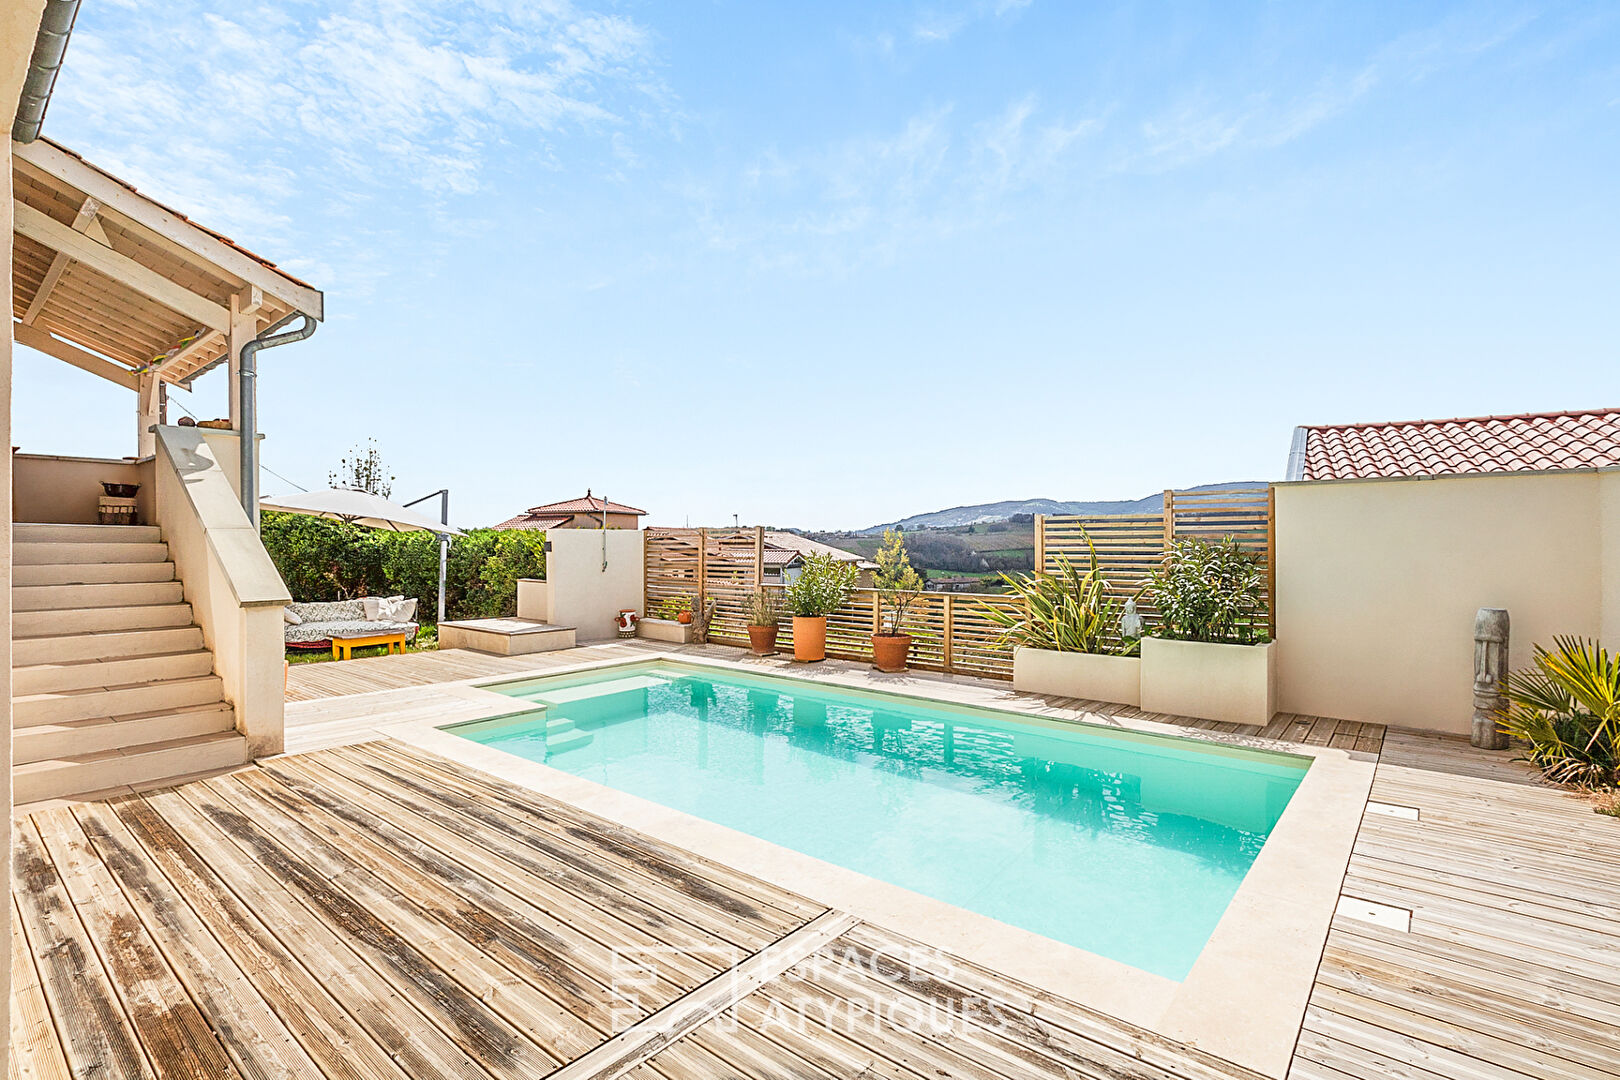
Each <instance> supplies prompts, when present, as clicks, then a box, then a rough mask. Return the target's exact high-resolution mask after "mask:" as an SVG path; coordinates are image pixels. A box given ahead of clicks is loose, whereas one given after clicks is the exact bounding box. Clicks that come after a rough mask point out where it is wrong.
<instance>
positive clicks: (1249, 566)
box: [1146, 536, 1269, 645]
mask: <svg viewBox="0 0 1620 1080" xmlns="http://www.w3.org/2000/svg"><path fill="white" fill-rule="evenodd" d="M1146 592H1148V593H1149V594H1150V595H1151V596H1152V598H1153V603H1154V605H1155V606H1156V607H1157V608H1158V609H1159V620H1160V622H1159V626H1158V628H1157V629H1156V630H1155V631H1154V634H1155V636H1158V637H1166V638H1177V639H1179V640H1182V641H1213V642H1224V643H1227V644H1232V645H1255V644H1258V643H1260V642H1263V641H1265V640H1266V639H1267V638H1268V637H1269V631H1268V628H1267V619H1266V603H1265V596H1266V575H1265V567H1264V566H1263V564H1262V563H1261V561H1260V558H1259V556H1257V555H1254V554H1252V553H1251V552H1248V551H1245V550H1244V549H1243V548H1242V547H1240V546H1238V542H1237V541H1236V540H1234V539H1233V538H1232V537H1230V536H1228V537H1226V538H1225V539H1224V540H1222V541H1221V542H1220V543H1219V544H1209V543H1205V542H1204V541H1202V540H1178V541H1176V543H1175V545H1174V546H1173V547H1171V549H1170V553H1169V554H1168V555H1166V556H1165V560H1164V562H1163V563H1162V564H1160V565H1159V566H1158V567H1157V568H1155V569H1154V571H1153V573H1152V574H1150V575H1149V576H1148V584H1147V589H1146Z"/></svg>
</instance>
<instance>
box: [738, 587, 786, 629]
mask: <svg viewBox="0 0 1620 1080" xmlns="http://www.w3.org/2000/svg"><path fill="white" fill-rule="evenodd" d="M743 615H744V617H746V618H747V620H748V625H749V626H775V625H776V624H777V623H779V622H781V621H782V605H781V602H780V601H778V600H777V598H776V594H775V593H774V592H772V591H771V590H769V589H763V588H761V589H756V590H754V591H753V592H751V593H749V594H748V599H747V600H746V601H745V602H744V603H743Z"/></svg>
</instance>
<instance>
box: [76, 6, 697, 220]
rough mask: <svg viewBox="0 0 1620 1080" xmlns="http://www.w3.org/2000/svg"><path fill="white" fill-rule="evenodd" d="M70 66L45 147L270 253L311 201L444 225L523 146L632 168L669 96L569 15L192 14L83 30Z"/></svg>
mask: <svg viewBox="0 0 1620 1080" xmlns="http://www.w3.org/2000/svg"><path fill="white" fill-rule="evenodd" d="M69 60H70V62H69V63H68V65H67V66H66V68H65V69H64V72H63V75H62V78H61V83H60V85H59V87H58V90H57V95H56V99H55V101H54V102H53V105H52V112H51V117H50V122H49V123H48V126H47V134H55V135H57V136H58V137H62V138H65V139H66V140H67V141H69V142H71V143H72V144H74V146H75V148H76V149H79V150H81V151H83V152H85V153H86V154H87V155H89V156H91V157H92V158H93V159H94V160H97V161H98V162H100V163H104V164H106V165H108V166H109V167H110V168H112V169H114V171H117V172H119V173H121V174H123V175H125V176H127V178H128V179H130V180H131V181H132V182H134V183H136V184H137V185H139V186H141V187H142V188H144V189H147V190H150V191H152V192H153V193H154V194H156V195H158V196H159V197H161V198H166V199H171V200H173V201H174V202H176V203H177V204H179V205H180V206H181V207H182V208H184V209H186V210H187V211H188V212H191V213H195V214H197V215H198V216H199V217H201V218H202V219H203V220H206V221H208V222H209V223H210V224H212V225H215V226H217V227H219V228H222V229H225V230H227V231H232V232H236V233H239V234H242V235H244V236H245V237H252V238H253V240H254V242H255V243H265V242H267V241H268V242H269V243H271V244H273V243H274V242H275V241H277V240H279V239H281V238H282V237H283V236H284V235H285V233H286V226H287V224H288V215H289V214H290V213H291V212H292V211H291V210H290V209H289V204H290V202H291V201H292V199H293V197H294V196H295V195H296V196H307V195H309V194H311V193H320V194H321V195H322V196H323V197H324V198H323V200H322V204H323V205H324V206H325V207H326V208H327V209H328V210H331V211H333V212H336V213H339V214H344V213H348V212H351V211H353V210H357V209H360V208H362V207H363V205H364V204H365V203H366V201H367V200H369V199H371V198H373V197H378V196H380V197H384V198H391V197H397V193H398V191H399V190H400V189H404V190H415V191H417V192H418V193H419V195H418V197H419V198H420V199H423V200H425V204H426V205H427V206H429V207H434V206H435V205H436V203H439V202H442V201H443V200H445V199H454V198H457V197H460V196H467V195H470V194H473V193H475V192H477V191H478V190H479V189H480V186H481V184H482V183H483V174H484V170H485V163H486V159H487V157H488V156H489V155H490V154H491V153H492V152H494V151H495V150H497V149H499V150H500V151H501V152H502V153H503V154H509V153H510V152H511V151H512V149H513V144H514V143H517V144H518V145H519V146H520V147H526V148H527V149H529V150H531V151H532V152H533V153H535V154H536V155H538V156H540V157H544V156H545V155H546V154H548V153H549V149H550V146H551V144H552V143H553V142H555V141H556V140H560V139H563V138H567V137H569V136H572V135H585V136H588V137H593V138H594V137H602V138H603V139H604V143H607V142H608V140H611V139H615V138H616V139H618V140H619V141H618V142H617V144H614V145H613V150H612V152H613V153H614V154H615V155H617V156H618V158H619V159H620V160H621V161H623V160H627V159H628V160H633V157H634V152H633V150H631V148H630V146H629V144H628V143H627V142H626V141H625V138H626V132H627V130H628V129H631V128H632V127H634V126H635V125H636V124H638V123H641V122H642V118H644V117H645V116H647V115H649V114H653V113H656V112H657V111H658V110H659V109H660V108H661V107H662V103H663V100H664V98H666V96H667V95H666V94H665V92H664V91H663V89H662V87H661V85H660V83H659V80H658V76H657V72H656V65H655V63H654V60H653V57H652V49H651V46H650V43H649V40H648V35H647V33H646V31H645V30H644V29H643V28H642V27H641V26H640V25H638V24H637V23H635V22H634V21H632V20H630V19H628V18H626V17H624V16H621V15H617V14H602V13H598V12H594V11H591V10H587V9H584V8H580V7H576V6H574V5H573V4H572V3H569V2H568V0H546V2H541V3H526V2H523V0H413V2H406V0H338V2H335V3H313V2H309V0H305V2H295V3H288V4H279V5H261V4H247V5H239V6H223V5H211V4H207V3H204V2H202V0H176V2H174V3H170V4H166V5H164V6H163V7H162V8H161V10H154V9H148V8H132V9H129V10H103V11H102V12H100V13H99V14H98V15H96V16H94V17H92V18H89V19H81V20H80V25H79V27H78V29H77V31H76V32H75V35H74V40H73V44H72V49H71V53H70V56H69ZM306 203H307V200H306ZM303 212H306V213H307V212H308V207H307V205H306V206H305V207H304V209H303ZM438 212H439V213H440V214H441V216H442V207H439V208H438Z"/></svg>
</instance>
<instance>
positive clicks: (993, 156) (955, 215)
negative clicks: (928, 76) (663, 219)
mask: <svg viewBox="0 0 1620 1080" xmlns="http://www.w3.org/2000/svg"><path fill="white" fill-rule="evenodd" d="M1103 124H1104V118H1103V117H1102V116H1100V115H1099V116H1087V117H1084V118H1080V119H1072V118H1068V117H1063V116H1057V115H1051V114H1049V113H1048V114H1043V111H1042V109H1041V106H1040V102H1039V99H1038V98H1037V97H1036V96H1035V95H1033V94H1032V95H1028V96H1025V97H1021V98H1018V99H1016V100H1014V101H1012V102H1009V103H1008V104H1007V105H1006V106H1005V107H1004V108H1003V109H1001V110H1000V111H998V112H996V113H993V114H990V115H988V116H982V117H979V118H967V117H964V116H962V115H960V113H959V110H958V109H957V108H956V107H955V106H953V105H939V106H934V107H930V108H926V109H923V110H920V111H918V112H916V113H914V114H913V115H912V116H910V117H909V118H907V119H906V120H905V121H904V122H903V123H901V124H900V125H898V126H897V127H896V128H894V129H892V130H890V131H888V132H885V133H875V134H869V135H865V136H861V137H857V138H849V139H842V140H834V141H832V142H829V143H827V144H825V145H822V146H817V147H811V148H807V149H803V150H800V151H796V152H784V151H780V150H770V151H767V152H765V153H762V154H760V155H759V156H757V157H756V158H755V159H754V160H753V161H751V162H750V163H749V164H748V165H747V166H746V167H745V168H743V169H742V170H740V172H739V173H738V175H737V176H735V177H734V178H732V179H730V180H727V179H725V178H721V179H719V180H717V181H713V182H711V183H707V184H703V185H698V186H695V187H692V188H690V189H688V192H687V194H688V196H689V197H690V199H691V201H692V202H693V204H694V205H695V206H697V207H698V211H697V213H698V219H699V222H700V225H701V228H702V231H703V234H704V236H705V239H706V241H707V242H708V243H709V244H710V245H711V246H712V247H715V248H719V249H722V250H727V251H733V252H739V253H741V254H744V255H746V256H747V257H749V258H751V259H753V260H754V261H755V262H756V263H758V264H760V265H765V266H771V267H777V268H789V269H798V270H808V271H815V272H822V271H829V270H831V271H838V270H842V269H845V268H847V267H849V266H851V265H855V264H859V263H864V262H869V261H873V260H880V261H881V260H885V259H888V258H891V257H893V256H894V255H896V254H897V253H898V252H899V251H900V250H902V249H903V248H904V247H906V246H907V245H909V244H911V243H913V242H916V241H920V240H922V239H924V238H927V237H940V236H948V235H951V234H953V233H956V232H960V231H962V230H965V229H971V228H977V227H981V226H984V225H987V224H991V223H993V222H995V221H997V220H1000V219H1001V218H1002V217H1003V216H1004V215H1005V214H1006V213H1007V212H1008V211H1009V207H1010V203H1011V201H1012V200H1014V199H1015V198H1016V197H1017V196H1018V195H1019V194H1020V193H1022V192H1026V191H1030V190H1033V189H1037V188H1043V187H1046V186H1048V185H1056V184H1057V183H1059V182H1060V181H1061V179H1062V177H1063V175H1064V174H1065V172H1066V170H1067V169H1068V167H1069V166H1070V164H1071V163H1072V156H1073V152H1074V151H1075V149H1076V148H1077V145H1078V144H1079V143H1081V142H1082V141H1083V140H1085V139H1086V138H1087V137H1089V136H1090V135H1092V134H1094V133H1095V132H1098V131H1100V130H1101V129H1102V127H1103Z"/></svg>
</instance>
